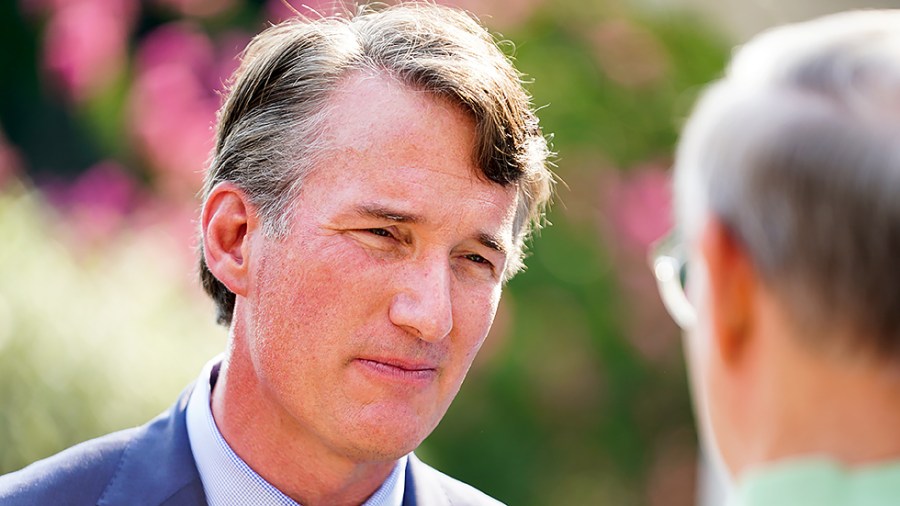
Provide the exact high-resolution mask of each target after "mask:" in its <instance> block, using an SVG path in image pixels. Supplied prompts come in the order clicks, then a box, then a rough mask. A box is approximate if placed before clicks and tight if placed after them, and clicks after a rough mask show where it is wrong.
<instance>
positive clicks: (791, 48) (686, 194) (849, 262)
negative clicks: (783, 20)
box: [675, 11, 900, 358]
mask: <svg viewBox="0 0 900 506" xmlns="http://www.w3.org/2000/svg"><path fill="white" fill-rule="evenodd" d="M675 165H676V168H675V202H676V215H677V217H678V220H677V221H678V223H679V224H680V226H681V227H682V229H683V230H682V233H684V234H685V235H687V236H688V238H691V236H693V235H695V234H696V232H697V230H698V228H699V225H700V220H701V219H702V217H703V216H704V215H705V214H706V213H711V214H712V215H714V216H716V217H717V218H719V219H720V220H721V221H722V222H723V223H724V224H725V226H726V227H728V229H729V230H730V231H731V233H732V234H734V236H735V238H736V239H737V240H738V241H739V242H740V243H741V244H742V245H743V247H744V248H745V249H746V251H747V252H748V254H749V255H750V257H751V258H752V259H753V262H754V264H755V267H756V268H757V269H758V271H759V272H760V273H761V276H763V278H764V279H765V280H766V282H767V284H769V285H770V286H772V287H773V288H774V289H775V290H776V293H777V294H778V295H779V298H780V300H781V302H782V303H783V304H784V305H785V306H786V307H787V308H788V309H789V311H790V313H791V315H792V316H793V317H794V318H795V323H797V324H799V325H800V326H801V327H802V328H803V329H804V330H805V331H806V333H808V334H810V335H815V334H822V335H824V334H828V330H829V329H833V328H845V329H847V328H849V329H853V330H854V331H855V332H862V333H863V334H865V335H866V337H871V339H868V340H866V341H865V342H862V341H860V342H855V343H837V344H838V345H839V346H840V347H842V349H847V348H854V349H863V350H866V351H867V352H872V351H874V352H878V353H884V354H888V355H890V356H892V357H895V358H900V282H898V280H897V279H896V273H897V272H898V264H897V262H898V260H900V11H858V12H850V13H843V14H838V15H832V16H827V17H824V18H821V19H818V20H814V21H810V22H806V23H800V24H796V25H791V26H786V27H781V28H777V29H774V30H772V31H770V32H767V33H765V34H763V35H761V36H759V37H757V38H756V39H754V40H753V41H751V42H750V43H749V44H747V45H746V46H745V47H743V48H742V49H741V50H740V51H739V52H738V53H737V54H736V56H735V58H734V60H733V62H732V63H731V65H730V67H729V69H728V71H727V73H726V75H725V77H724V78H722V79H721V80H720V81H718V82H717V83H715V84H714V85H712V86H711V87H710V88H709V89H708V90H707V92H706V93H705V94H704V96H703V97H702V99H701V100H700V102H699V104H698V106H697V108H696V109H695V111H694V113H693V115H692V117H691V119H690V120H689V122H688V124H687V125H686V128H685V131H684V133H683V136H682V140H681V143H680V145H679V149H678V153H677V156H676V163H675Z"/></svg>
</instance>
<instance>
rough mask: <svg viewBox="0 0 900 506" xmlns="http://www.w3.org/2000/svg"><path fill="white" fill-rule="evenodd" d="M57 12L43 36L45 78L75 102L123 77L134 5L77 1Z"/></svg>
mask: <svg viewBox="0 0 900 506" xmlns="http://www.w3.org/2000/svg"><path fill="white" fill-rule="evenodd" d="M49 7H50V8H52V9H55V10H54V11H53V13H52V15H51V18H50V21H49V23H48V24H47V28H46V31H45V33H44V37H45V39H44V66H45V69H46V72H47V73H48V74H49V77H50V78H51V79H52V80H53V81H54V82H55V83H56V84H57V85H58V86H59V87H60V88H61V89H62V91H63V92H64V93H65V94H66V95H67V96H68V97H69V98H70V99H72V100H74V101H76V102H80V101H84V100H86V99H88V98H90V97H92V96H94V95H96V94H97V93H98V92H100V91H102V90H103V89H105V88H106V87H107V86H108V85H109V84H111V82H112V81H113V80H114V79H115V78H116V76H117V75H118V74H119V73H120V72H121V71H122V68H123V67H124V64H125V61H126V45H127V39H128V34H129V30H130V27H131V23H132V19H133V16H134V11H135V5H134V2H133V1H132V0H79V1H75V2H70V3H64V4H60V5H55V4H51V5H49Z"/></svg>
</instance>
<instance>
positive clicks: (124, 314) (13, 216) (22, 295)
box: [0, 187, 225, 473]
mask: <svg viewBox="0 0 900 506" xmlns="http://www.w3.org/2000/svg"><path fill="white" fill-rule="evenodd" d="M58 220H59V218H57V217H55V216H53V215H52V213H49V212H48V210H47V205H46V203H44V202H42V200H41V199H40V198H39V197H37V196H35V195H34V194H32V193H28V192H26V191H25V190H23V189H22V188H20V187H13V188H7V189H6V191H4V192H3V193H2V194H0V230H2V231H3V232H2V233H3V238H4V245H3V247H2V248H0V403H2V406H3V409H2V412H0V441H5V443H4V444H3V445H2V447H0V473H4V472H9V471H12V470H15V469H18V468H20V467H22V466H24V465H25V464H27V463H29V462H31V461H34V460H37V459H38V458H43V457H46V456H48V455H51V454H53V453H55V452H57V451H59V450H61V449H63V448H65V447H67V446H71V445H73V444H75V443H78V442H80V441H83V440H85V439H86V438H90V437H95V436H98V435H100V434H103V433H106V432H111V431H113V430H118V429H122V428H125V427H129V426H133V425H138V424H141V423H144V422H146V421H147V420H149V419H150V418H152V417H153V416H155V415H156V414H158V413H159V412H161V411H162V410H163V409H164V408H165V407H166V406H168V405H169V404H171V403H172V402H174V399H175V398H176V396H177V395H178V392H179V391H180V390H181V389H183V388H184V386H185V385H187V384H188V382H189V381H191V380H192V379H193V378H194V377H195V375H196V374H197V373H198V371H199V370H200V367H202V365H203V363H204V362H205V361H206V360H208V359H209V358H210V357H212V356H214V355H215V354H216V353H218V352H220V351H222V349H224V342H225V339H224V334H225V332H224V330H223V329H218V328H214V325H213V322H212V320H213V317H212V315H213V313H212V307H211V304H210V303H208V302H207V301H206V300H204V299H203V298H201V296H200V294H199V293H197V290H189V289H188V283H189V282H190V281H192V280H190V279H189V278H188V273H186V272H184V271H183V270H182V269H183V265H182V264H181V263H180V262H173V260H172V258H173V257H172V255H171V254H170V253H171V251H173V250H179V249H186V248H188V247H189V246H188V245H183V244H172V238H171V237H169V236H167V235H166V234H165V232H164V231H162V230H152V229H150V230H142V231H141V232H140V233H139V234H129V233H126V234H123V236H122V237H119V238H118V239H117V240H116V242H115V243H110V244H107V245H104V247H102V248H95V247H92V246H89V245H83V247H82V248H80V251H73V248H74V247H76V246H74V245H73V244H71V243H67V242H68V241H67V237H66V235H67V232H68V231H66V230H63V229H61V227H58V226H56V225H54V222H56V221H58Z"/></svg>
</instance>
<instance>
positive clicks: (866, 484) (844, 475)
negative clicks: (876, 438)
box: [731, 456, 900, 506]
mask: <svg viewBox="0 0 900 506" xmlns="http://www.w3.org/2000/svg"><path fill="white" fill-rule="evenodd" d="M898 501H900V461H893V462H880V463H877V464H870V465H865V466H860V467H844V466H842V465H841V464H840V463H838V462H837V461H835V460H832V459H829V458H828V457H825V456H823V457H818V458H817V457H802V458H792V459H787V460H784V461H781V462H777V463H773V464H770V465H767V466H765V467H761V468H757V469H754V470H751V471H748V472H747V473H745V474H744V476H742V477H741V479H740V482H739V484H738V487H737V490H736V494H735V496H734V500H733V501H732V503H731V504H732V505H733V506H756V505H765V506H796V505H801V504H815V505H816V506H838V505H846V504H853V505H860V506H863V505H865V506H875V505H885V504H898Z"/></svg>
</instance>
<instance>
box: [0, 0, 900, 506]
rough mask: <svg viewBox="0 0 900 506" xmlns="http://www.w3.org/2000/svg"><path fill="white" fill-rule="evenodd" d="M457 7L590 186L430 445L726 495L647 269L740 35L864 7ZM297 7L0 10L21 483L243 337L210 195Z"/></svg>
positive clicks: (557, 496)
mask: <svg viewBox="0 0 900 506" xmlns="http://www.w3.org/2000/svg"><path fill="white" fill-rule="evenodd" d="M292 3H293V5H294V6H295V7H296V8H297V9H299V10H301V11H307V12H309V11H308V9H315V10H317V11H318V12H325V13H327V12H330V10H331V9H332V8H333V5H334V0H328V1H315V0H303V1H301V0H296V1H294V2H292ZM442 3H449V4H453V5H457V6H460V7H463V8H466V9H468V10H470V11H472V12H474V13H475V14H476V15H478V16H479V17H480V18H481V19H482V21H483V22H484V23H486V24H487V25H488V26H489V27H490V28H491V29H492V30H493V31H495V32H496V33H498V34H499V36H500V37H501V38H503V39H509V40H512V41H514V42H515V47H514V49H513V48H511V47H510V48H509V52H510V54H511V55H513V56H514V57H515V59H516V61H517V65H518V67H519V69H520V70H522V71H523V72H525V73H526V74H528V75H529V76H530V77H531V78H533V82H532V83H531V84H529V89H530V91H531V92H532V93H533V95H534V102H535V104H536V105H538V106H540V107H542V108H541V110H540V113H539V114H540V116H541V121H542V124H543V126H544V129H545V131H546V132H548V133H552V134H553V135H554V137H553V144H554V148H555V150H556V151H557V152H558V153H559V155H558V159H557V164H558V167H557V169H556V170H557V172H558V174H559V175H560V176H561V178H562V179H563V180H564V181H565V184H564V185H561V186H560V195H559V197H558V199H557V202H556V206H555V207H554V209H553V211H552V213H551V215H550V221H551V222H553V226H552V227H549V228H547V229H545V230H544V231H543V233H542V234H541V235H540V237H538V238H537V240H536V241H535V242H534V245H533V248H532V249H531V251H532V256H531V258H530V259H529V261H528V265H529V268H528V271H527V272H526V273H525V274H523V275H520V276H519V277H517V278H515V279H514V280H513V281H512V282H511V283H510V284H509V286H508V288H507V290H506V293H505V295H504V299H503V302H502V305H501V308H500V311H499V314H498V317H497V321H496V323H495V326H494V329H493V330H492V334H491V336H490V338H489V340H488V341H487V343H486V344H485V347H484V349H483V351H482V352H481V354H480V356H479V357H478V359H477V361H476V364H475V366H474V367H473V369H472V371H471V373H470V375H469V378H468V380H467V382H466V384H465V385H464V386H463V389H462V391H461V392H460V395H459V397H458V398H457V400H456V402H455V403H454V404H453V405H452V407H451V408H450V411H449V412H448V414H447V416H446V418H445V419H444V421H443V422H442V424H441V425H440V426H439V428H438V429H437V431H435V433H434V434H433V435H432V436H431V437H430V438H429V439H428V440H427V441H426V442H425V443H424V445H423V446H422V448H421V450H420V451H419V454H420V456H421V457H423V459H425V460H426V461H428V462H430V463H432V464H434V465H435V466H437V467H438V468H440V469H442V470H444V471H445V472H447V473H449V474H451V475H454V476H456V477H459V478H460V479H462V480H464V481H467V482H469V483H471V484H473V485H475V486H477V487H478V488H481V489H482V490H484V491H486V492H488V493H490V494H491V495H494V496H496V497H497V498H499V499H501V500H503V501H504V502H507V503H509V504H511V505H525V506H528V505H546V504H562V505H582V504H599V505H602V504H615V505H624V506H628V505H668V506H680V505H691V504H697V503H713V502H715V501H716V497H717V496H715V492H714V491H709V490H707V489H706V488H705V487H707V486H708V484H709V483H710V482H703V483H705V484H701V485H698V476H701V475H702V473H701V472H699V471H698V462H701V461H702V459H701V458H700V456H699V455H698V449H697V438H696V435H695V431H694V426H693V418H692V414H691V408H690V397H689V393H688V390H687V386H686V381H685V371H684V365H683V362H682V356H681V349H680V343H679V332H678V329H677V328H676V327H675V325H674V324H673V323H671V321H670V319H669V318H668V316H667V315H666V313H665V310H664V309H663V308H662V305H661V303H660V302H659V299H658V297H657V294H656V289H655V285H654V282H653V279H652V276H651V274H650V272H649V270H648V268H647V267H646V257H647V250H648V247H649V245H650V244H651V243H652V242H653V241H654V240H655V239H657V238H658V237H660V236H661V235H662V234H664V233H665V231H666V230H667V228H668V227H669V225H670V216H669V187H668V185H669V179H668V168H669V165H670V162H671V153H672V149H673V146H674V144H675V141H676V138H677V137H676V136H677V132H678V129H679V125H680V123H681V121H682V120H683V118H684V117H685V116H686V114H687V113H688V111H689V110H690V106H691V104H692V102H693V100H694V98H695V97H696V95H697V93H698V92H699V90H700V87H701V85H702V84H703V83H705V82H707V81H709V80H711V79H713V78H715V77H717V76H718V75H719V74H720V72H721V69H722V68H723V65H724V62H725V61H726V59H727V56H728V54H729V51H730V48H731V47H732V46H733V45H734V44H737V43H740V42H741V41H743V40H746V38H748V37H749V36H751V35H752V34H753V33H755V32H757V31H758V30H760V29H763V28H765V27H767V26H771V25H774V24H779V23H783V22H786V21H791V20H797V19H803V18H807V17H810V16H812V15H815V14H820V13H824V12H829V11H835V10H840V9H842V8H847V7H851V6H854V2H851V1H849V0H846V1H838V0H830V1H827V2H826V1H812V0H808V1H793V2H776V1H775V0H765V1H764V0H757V1H742V2H741V1H737V0H733V1H721V0H719V1H717V0H632V1H626V0H604V1H602V2H601V1H585V0H447V1H445V2H444V1H442ZM891 3H896V2H882V3H881V4H878V3H871V2H870V3H867V4H866V6H870V7H874V6H879V5H882V6H885V5H890V4H891ZM855 6H860V5H859V4H858V3H856V4H855ZM289 14H290V13H289V10H288V9H287V8H286V7H285V6H284V5H283V4H282V2H281V1H280V0H270V1H267V0H256V1H251V0H145V1H140V0H2V2H0V45H2V46H0V47H3V48H4V49H3V51H0V69H2V77H0V241H2V243H0V473H5V472H9V471H12V470H15V469H18V468H20V467H22V466H24V465H26V464H27V463H29V462H31V461H33V460H35V459H38V458H42V457H45V456H48V455H50V454H52V453H55V452H57V451H59V450H61V449H62V448H64V447H67V446H70V445H72V444H74V443H76V442H79V441H82V440H84V439H87V438H90V437H94V436H97V435H100V434H103V433H106V432H109V431H112V430H116V429H120V428H124V427H128V426H132V425H137V424H141V423H143V422H145V421H146V420H148V419H149V418H151V417H152V416H154V415H156V414H157V413H159V412H161V411H162V410H164V409H166V408H167V407H168V406H169V405H170V404H171V403H172V402H173V401H174V399H175V398H176V396H177V395H178V393H179V392H180V390H181V389H183V388H184V387H185V385H187V384H188V383H189V382H190V381H192V380H193V379H194V378H195V377H196V375H197V374H198V372H199V370H200V368H201V367H202V365H203V364H204V363H205V362H206V361H207V360H208V359H209V358H210V357H212V356H213V355H215V354H217V353H219V352H220V351H222V350H223V349H224V345H225V340H226V332H225V329H223V328H220V327H217V326H216V325H214V317H213V306H212V303H211V302H210V301H209V300H208V299H207V298H206V297H205V296H204V295H203V293H202V291H201V289H200V288H199V284H198V283H197V282H196V279H195V278H196V274H195V244H196V240H195V233H196V217H197V211H198V206H199V202H198V201H197V200H196V197H195V194H196V192H197V190H198V189H199V185H200V181H201V178H202V171H203V167H204V162H205V160H206V157H207V154H208V152H209V149H210V148H211V146H212V141H211V139H212V130H211V126H212V122H213V121H214V115H215V111H216V109H217V107H218V105H219V102H220V95H219V94H218V93H217V91H218V90H221V89H222V83H223V81H224V80H225V79H226V78H227V76H228V75H229V74H230V73H231V72H232V71H233V70H234V69H235V67H236V60H235V56H236V55H237V54H238V53H239V51H240V50H241V48H242V47H243V46H244V45H246V43H247V42H248V41H249V39H250V37H251V36H252V35H253V34H254V33H256V32H258V31H260V30H261V29H262V28H264V27H265V26H266V24H267V23H270V22H277V21H278V20H279V19H283V18H284V17H286V16H288V15H289ZM699 481H701V482H702V480H699ZM713 488H715V487H713ZM709 494H713V495H709ZM704 498H705V499H704Z"/></svg>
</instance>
